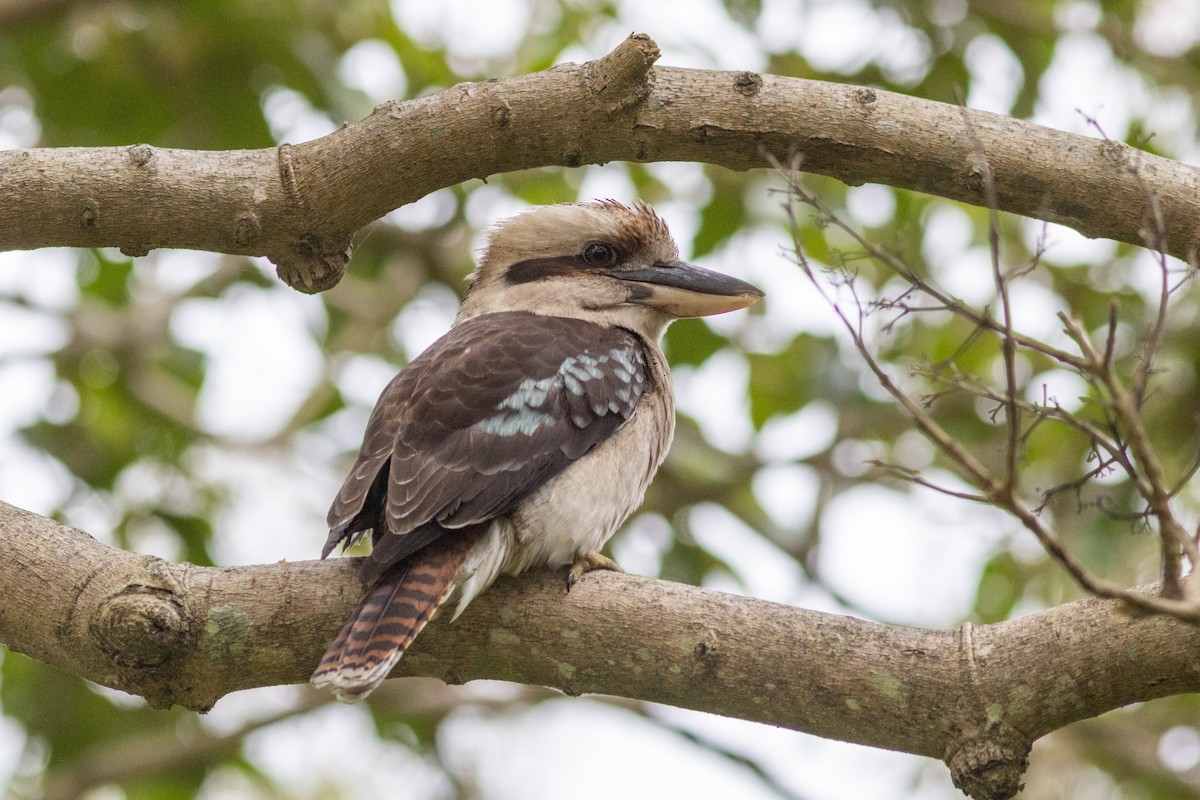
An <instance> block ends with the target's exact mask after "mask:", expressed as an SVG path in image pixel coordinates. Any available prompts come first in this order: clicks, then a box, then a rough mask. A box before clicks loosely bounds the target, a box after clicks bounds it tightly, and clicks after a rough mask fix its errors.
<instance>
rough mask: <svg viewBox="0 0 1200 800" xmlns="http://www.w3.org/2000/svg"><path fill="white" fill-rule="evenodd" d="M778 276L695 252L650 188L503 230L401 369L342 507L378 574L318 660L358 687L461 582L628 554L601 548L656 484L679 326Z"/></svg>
mask: <svg viewBox="0 0 1200 800" xmlns="http://www.w3.org/2000/svg"><path fill="white" fill-rule="evenodd" d="M760 297H762V292H760V291H759V290H758V289H756V288H754V287H753V286H751V285H749V284H747V283H744V282H742V281H740V280H736V279H734V278H731V277H728V276H726V275H722V274H720V273H716V272H710V271H708V270H704V269H701V268H699V267H695V266H692V265H690V264H686V263H684V262H682V261H680V260H679V251H678V249H677V248H676V246H675V243H674V241H672V239H671V235H670V233H669V232H668V231H667V226H666V225H665V224H664V223H663V221H662V220H661V219H660V218H659V217H658V216H657V215H656V214H655V213H654V211H652V210H651V209H650V208H649V207H648V206H646V205H643V204H640V203H639V204H638V205H635V206H633V207H632V208H630V207H627V206H624V205H622V204H620V203H617V202H613V201H602V202H595V203H579V204H570V205H556V206H542V207H538V208H534V209H532V210H530V211H527V212H525V213H523V214H520V215H519V216H516V217H514V218H512V219H509V220H507V221H505V222H503V223H501V224H500V225H499V226H498V227H496V228H495V229H494V230H493V231H492V232H491V234H490V236H489V238H488V239H487V244H486V246H485V249H484V252H483V255H482V258H481V259H480V261H479V265H478V269H477V270H476V273H475V277H474V280H473V282H472V284H471V286H470V288H469V289H468V291H467V294H466V297H465V299H464V300H463V304H462V308H461V310H460V311H459V314H458V316H457V318H456V319H455V321H454V325H453V327H452V328H451V329H450V331H449V332H448V333H447V334H446V335H445V336H443V337H442V338H441V339H438V340H437V342H435V343H434V344H433V345H431V346H430V347H429V349H427V350H426V351H425V352H424V353H422V354H421V355H420V356H418V357H417V358H415V359H414V360H413V361H412V362H411V363H410V364H409V365H408V366H407V367H405V368H404V370H403V371H401V372H400V374H399V375H397V376H396V377H395V378H394V379H393V380H392V382H391V383H389V384H388V386H387V388H386V389H384V391H383V394H382V396H381V397H380V398H379V402H378V403H377V404H376V405H375V410H374V411H373V412H372V414H371V418H370V421H369V422H368V423H367V430H366V434H365V435H364V437H363V444H362V449H361V451H360V452H359V454H358V460H357V461H356V462H355V464H354V467H353V468H352V469H351V470H350V475H349V476H348V477H347V478H346V482H345V484H344V485H343V486H342V489H341V491H340V492H339V493H338V496H337V499H335V500H334V502H333V507H332V508H330V510H329V540H328V542H327V543H326V544H325V549H324V551H323V552H322V554H321V555H322V558H324V557H325V556H327V555H329V553H330V552H332V551H333V549H334V548H335V547H337V546H338V545H343V546H349V545H350V544H353V543H354V542H356V541H358V540H359V539H360V538H361V537H362V536H363V534H365V533H366V532H367V531H370V532H371V541H372V545H373V549H372V552H371V555H370V557H369V558H368V559H365V560H364V569H365V575H364V577H365V579H366V580H367V582H368V583H369V584H370V588H369V589H368V591H367V593H366V596H365V597H364V598H363V600H362V603H361V604H360V605H359V607H358V609H357V610H355V612H354V613H353V614H352V615H351V616H350V619H349V620H348V621H347V622H346V624H345V626H344V627H343V628H342V631H341V633H340V634H339V635H338V637H337V639H336V640H335V641H334V642H333V644H332V645H330V647H329V650H328V651H327V652H326V653H325V656H324V657H323V658H322V659H321V663H320V666H318V667H317V669H316V672H314V673H313V676H312V683H313V684H314V685H315V686H317V687H318V688H332V689H333V690H334V692H335V693H336V694H337V697H338V699H340V700H343V701H347V702H353V701H356V700H361V699H362V698H364V697H366V696H367V695H368V694H369V693H370V692H371V691H373V690H374V689H375V687H377V686H378V685H379V684H380V683H381V682H382V681H383V679H384V678H386V677H387V675H388V673H389V672H391V670H392V667H393V666H395V664H396V662H397V661H398V660H399V658H400V657H401V656H402V655H403V654H404V651H405V650H406V649H407V648H408V646H409V645H410V644H411V643H412V641H413V639H414V638H416V636H417V634H418V633H420V632H421V629H422V628H424V627H425V623H427V622H428V621H429V619H430V617H431V616H432V615H433V613H434V612H435V611H436V610H437V608H438V607H439V606H440V605H442V603H444V602H446V600H447V599H448V598H449V597H450V595H451V593H452V592H453V591H454V590H455V589H456V588H457V589H458V591H459V593H460V598H459V601H458V608H457V612H456V614H455V616H457V615H458V614H460V613H462V611H463V609H464V608H466V607H467V604H468V603H470V602H471V600H472V599H474V598H475V597H476V596H477V595H478V594H479V593H480V592H482V591H483V590H484V589H486V588H487V587H488V586H489V585H490V584H491V583H492V581H494V580H495V579H496V577H497V575H499V574H500V573H506V574H516V573H519V572H523V571H524V570H527V569H530V568H532V567H539V566H551V567H566V566H568V565H569V566H570V570H569V571H568V573H567V589H568V590H569V589H570V587H571V585H572V584H573V583H574V581H575V580H576V579H577V578H578V577H579V576H580V575H581V574H583V572H585V571H587V570H589V569H594V568H597V567H607V568H615V567H616V565H615V564H613V563H612V562H611V561H609V560H608V559H607V558H605V557H604V556H602V555H600V552H599V551H600V549H601V548H602V547H603V546H604V544H605V542H607V541H608V540H609V538H610V537H611V536H612V535H613V533H614V532H615V531H616V530H617V528H618V526H620V525H621V523H623V522H624V521H625V519H626V517H628V516H629V515H630V513H632V512H633V510H634V509H636V508H637V507H638V505H640V504H641V502H642V497H643V495H644V494H645V491H646V486H647V484H649V483H650V479H651V477H653V475H654V473H655V471H656V470H657V469H658V466H659V464H660V463H662V460H663V457H664V456H665V455H666V453H667V448H668V447H669V445H670V443H671V437H672V435H673V434H674V430H675V405H674V399H673V397H672V392H671V376H670V373H669V372H668V369H667V362H666V359H665V358H664V357H663V353H662V350H661V349H660V347H659V339H660V338H661V337H662V334H663V331H664V330H665V329H666V327H667V325H668V324H670V323H671V321H672V320H674V319H677V318H679V317H698V316H705V315H708V314H719V313H721V312H724V311H732V310H734V309H738V308H744V307H745V306H748V305H750V304H752V303H754V302H756V301H757V300H758V299H759V298H760Z"/></svg>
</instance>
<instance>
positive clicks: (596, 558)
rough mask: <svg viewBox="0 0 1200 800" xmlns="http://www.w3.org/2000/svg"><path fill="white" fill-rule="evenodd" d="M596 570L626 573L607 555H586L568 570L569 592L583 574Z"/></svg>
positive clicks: (576, 560)
mask: <svg viewBox="0 0 1200 800" xmlns="http://www.w3.org/2000/svg"><path fill="white" fill-rule="evenodd" d="M594 569H608V570H612V571H613V572H624V571H625V570H623V569H621V567H620V566H618V564H617V562H615V561H613V560H612V559H611V558H609V557H608V556H606V555H602V554H600V553H595V552H593V553H584V554H583V555H581V556H580V557H579V558H577V559H575V563H574V564H572V565H571V568H570V569H569V570H567V591H568V592H569V591H571V587H572V586H574V585H575V583H576V582H577V581H578V580H579V579H580V578H581V577H583V573H585V572H591V571H592V570H594Z"/></svg>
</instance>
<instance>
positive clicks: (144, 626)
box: [89, 584, 189, 669]
mask: <svg viewBox="0 0 1200 800" xmlns="http://www.w3.org/2000/svg"><path fill="white" fill-rule="evenodd" d="M89 629H90V631H91V634H92V638H93V639H94V640H95V642H96V646H97V647H98V648H100V651H101V652H103V653H104V654H105V655H106V656H108V657H109V658H110V659H112V662H113V663H114V664H116V665H117V666H120V667H127V668H134V669H149V668H153V667H159V666H162V665H163V664H165V663H166V662H168V661H170V660H171V659H172V658H173V657H174V656H175V655H176V654H177V653H179V652H180V651H181V650H182V649H183V648H184V646H185V645H186V644H187V641H188V634H189V626H188V622H187V614H186V613H185V612H184V609H183V607H182V604H181V603H180V601H179V599H178V597H176V595H175V593H174V592H171V591H169V590H166V589H161V588H158V587H153V586H144V585H139V584H132V585H130V586H128V587H126V588H125V590H123V591H122V592H120V593H119V594H117V595H115V596H113V597H111V598H109V599H108V600H107V601H106V602H104V603H102V604H101V605H100V607H99V608H97V609H96V613H95V615H94V616H93V617H92V622H91V625H90V626H89Z"/></svg>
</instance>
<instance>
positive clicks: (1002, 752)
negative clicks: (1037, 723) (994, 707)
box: [946, 726, 1029, 800]
mask: <svg viewBox="0 0 1200 800" xmlns="http://www.w3.org/2000/svg"><path fill="white" fill-rule="evenodd" d="M946 766H947V767H949V768H950V777H951V779H953V781H954V785H955V786H957V787H958V788H959V789H960V790H961V791H962V792H963V794H965V795H967V796H968V797H971V798H974V800H1008V798H1010V797H1014V796H1016V794H1017V792H1019V791H1021V776H1022V775H1024V774H1025V769H1026V767H1028V766H1029V744H1028V743H1027V742H1024V741H1022V740H1021V737H1020V736H1019V735H1018V734H1017V732H1016V731H1014V730H1011V729H1007V728H1005V727H1004V726H1000V727H998V728H997V729H994V730H992V731H990V732H989V734H988V736H987V737H985V738H980V739H974V740H972V741H969V742H967V743H966V744H964V745H963V746H962V747H960V748H958V750H956V751H955V752H954V754H953V755H952V756H950V757H949V758H947V759H946Z"/></svg>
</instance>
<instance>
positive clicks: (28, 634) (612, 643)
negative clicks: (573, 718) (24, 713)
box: [0, 503, 1200, 797]
mask: <svg viewBox="0 0 1200 800" xmlns="http://www.w3.org/2000/svg"><path fill="white" fill-rule="evenodd" d="M360 591H361V585H360V583H359V581H358V578H357V576H356V571H355V569H354V566H353V563H352V562H351V561H349V560H333V561H328V562H315V561H305V562H299V563H288V564H271V565H263V566H251V567H230V568H223V569H218V568H202V567H196V566H193V565H190V564H169V563H166V562H164V561H162V560H159V559H156V558H152V557H147V556H138V555H134V554H130V553H126V552H122V551H119V550H115V549H113V548H110V547H107V546H105V545H103V544H101V543H99V542H97V541H96V540H94V539H92V538H91V537H90V536H88V535H87V534H86V533H84V532H82V531H78V530H75V529H72V528H67V527H64V526H62V525H59V524H58V523H55V522H53V521H52V520H49V519H46V518H44V517H40V516H37V515H35V514H31V513H29V512H27V511H22V510H21V509H18V508H15V507H13V506H9V505H6V504H3V503H0V594H2V595H3V596H4V597H9V598H12V597H20V598H21V602H20V603H11V602H10V603H5V604H2V605H0V642H2V643H3V644H5V645H6V646H7V647H9V648H10V649H12V650H15V651H18V652H22V653H25V654H27V655H29V656H32V657H34V658H37V659H39V660H41V661H45V662H47V663H49V664H52V665H54V666H56V667H58V668H60V669H63V670H65V671H67V672H70V673H72V674H74V675H78V676H80V677H84V678H87V679H89V680H93V681H96V682H98V683H102V684H104V685H106V686H111V687H113V688H117V689H121V690H124V691H127V692H131V693H133V694H138V695H142V696H144V697H145V698H146V699H147V700H148V701H149V702H150V703H152V704H153V705H155V706H160V707H165V706H168V705H170V704H173V703H174V704H180V705H183V706H187V707H189V708H195V709H201V710H203V709H206V708H208V707H210V706H211V705H212V704H213V703H215V702H216V701H217V700H218V699H219V698H220V697H222V696H223V695H225V694H228V693H229V692H232V691H236V690H238V689H248V688H251V687H256V686H268V685H276V684H287V683H299V682H303V681H305V680H306V679H307V678H308V675H309V673H310V671H311V670H312V667H313V665H314V664H315V663H316V661H317V659H318V658H319V656H320V654H321V652H322V651H323V649H324V647H325V645H326V644H327V643H328V641H329V640H330V639H331V638H332V637H333V636H334V634H335V633H336V631H337V629H338V627H339V626H340V625H341V623H342V621H343V619H344V617H345V616H346V614H347V613H348V612H349V610H350V608H351V606H352V605H353V604H354V603H356V602H357V600H358V597H359V594H360ZM446 620H447V617H442V618H439V620H437V621H435V622H434V623H433V624H432V625H431V626H430V628H429V630H428V631H426V633H425V634H423V635H422V636H421V638H420V639H418V641H417V644H416V645H415V646H414V647H413V649H412V650H411V652H409V653H408V654H407V655H406V656H405V657H404V659H402V660H401V662H400V667H399V668H398V669H397V671H396V673H395V674H396V675H426V676H433V677H438V678H441V679H442V680H445V681H447V682H451V683H461V682H464V681H468V680H473V679H476V678H500V679H504V680H511V681H517V682H520V683H529V684H539V685H545V686H552V687H556V688H558V689H561V690H562V691H564V692H566V693H567V694H572V695H577V694H583V693H603V694H614V695H621V696H624V697H630V698H636V699H641V700H648V701H653V702H659V703H666V704H669V705H674V706H679V707H683V708H692V709H698V710H703V711H709V712H713V713H717V714H724V715H727V716H732V717H740V718H742V719H748V720H754V721H759V722H766V723H769V724H772V725H779V726H782V727H787V728H792V729H795V730H800V731H806V732H809V733H813V734H816V735H819V736H824V737H827V738H832V739H840V740H843V741H850V742H859V743H862V744H867V745H871V746H875V747H883V748H888V749H892V750H902V751H906V752H910V753H917V754H920V755H925V756H931V757H934V758H941V759H944V760H945V761H946V762H947V763H948V764H949V765H950V767H951V770H952V772H953V774H954V777H955V780H956V781H957V782H958V784H959V786H960V787H962V788H963V789H964V790H966V791H969V792H971V793H972V795H973V796H975V797H1007V796H1010V795H1011V794H1012V793H1013V792H1014V791H1015V789H1016V786H1017V782H1018V779H1019V776H1020V774H1021V771H1022V769H1023V766H1024V759H1025V755H1026V754H1027V752H1028V748H1029V745H1030V743H1031V742H1032V741H1034V740H1035V739H1037V738H1038V737H1040V736H1042V735H1043V734H1045V733H1048V732H1049V731H1052V730H1054V729H1056V728H1059V727H1062V726H1063V725H1066V724H1068V723H1070V722H1073V721H1076V720H1080V719H1084V718H1087V717H1092V716H1096V715H1098V714H1101V713H1103V712H1105V711H1108V710H1110V709H1113V708H1117V707H1119V706H1122V705H1126V704H1128V703H1131V702H1135V701H1141V700H1149V699H1152V698H1156V697H1163V696H1167V695H1172V694H1178V693H1181V692H1190V691H1198V690H1200V668H1198V667H1197V666H1196V663H1195V659H1194V653H1195V652H1196V651H1197V648H1200V628H1197V627H1196V626H1193V625H1190V624H1187V623H1185V622H1181V621H1179V620H1176V619H1172V618H1169V617H1165V616H1152V615H1151V616H1139V615H1135V614H1132V613H1130V612H1129V611H1128V610H1127V606H1125V605H1123V604H1121V603H1119V602H1115V601H1108V600H1099V599H1091V600H1083V601H1079V602H1075V603H1069V604H1066V605H1063V606H1059V607H1057V608H1054V609H1050V610H1048V611H1043V612H1041V613H1038V614H1032V615H1030V616H1027V617H1022V618H1020V619H1015V620H1011V621H1008V622H1003V623H999V624H995V625H986V626H980V627H973V626H971V625H964V626H963V627H962V628H961V629H959V630H956V631H923V630H916V629H911V628H903V627H896V626H886V625H880V624H877V623H872V622H867V621H864V620H860V619H854V618H851V617H843V616H838V615H833V614H825V613H820V612H815V611H808V610H805V609H800V608H792V607H788V606H783V605H779V604H776V603H767V602H763V601H760V600H753V599H750V598H745V597H736V596H732V595H727V594H723V593H720V592H715V591H709V590H705V589H699V588H695V587H691V586H683V585H679V584H674V583H669V582H665V581H655V580H650V579H646V578H638V577H634V576H630V575H620V574H608V573H604V574H597V573H593V574H591V575H588V576H587V578H586V579H585V580H584V581H582V582H581V584H579V585H578V586H577V587H576V588H575V589H574V590H573V591H572V592H571V593H570V594H566V593H564V591H563V581H562V576H561V575H560V574H557V573H550V572H541V573H534V574H532V575H529V576H527V577H524V578H521V579H518V580H501V581H500V582H499V583H497V584H496V586H495V587H493V588H492V589H491V590H489V591H488V592H486V593H485V594H484V595H483V596H482V597H480V598H479V599H478V600H476V601H475V603H474V604H472V606H471V608H470V609H469V610H468V611H467V612H466V613H465V614H464V615H463V616H462V618H461V619H459V620H458V621H457V622H455V623H454V624H448V623H447V621H446Z"/></svg>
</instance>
